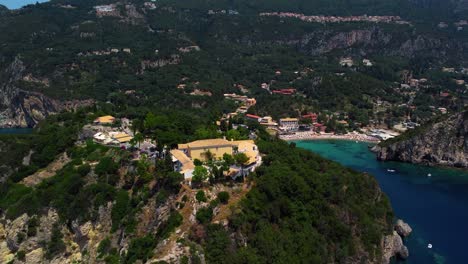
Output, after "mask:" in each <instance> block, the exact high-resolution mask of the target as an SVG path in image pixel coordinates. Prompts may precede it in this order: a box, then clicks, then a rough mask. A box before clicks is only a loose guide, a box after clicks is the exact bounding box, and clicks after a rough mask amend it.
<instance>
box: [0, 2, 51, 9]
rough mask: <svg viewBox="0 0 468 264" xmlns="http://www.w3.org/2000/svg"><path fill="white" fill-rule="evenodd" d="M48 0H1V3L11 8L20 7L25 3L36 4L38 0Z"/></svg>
mask: <svg viewBox="0 0 468 264" xmlns="http://www.w3.org/2000/svg"><path fill="white" fill-rule="evenodd" d="M47 1H48V0H0V4H2V5H4V6H6V7H8V8H9V9H18V8H20V7H23V6H25V5H29V4H35V3H36V2H39V3H43V2H47Z"/></svg>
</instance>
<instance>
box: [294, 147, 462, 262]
mask: <svg viewBox="0 0 468 264" xmlns="http://www.w3.org/2000/svg"><path fill="white" fill-rule="evenodd" d="M296 144H297V146H298V147H301V148H304V149H307V150H310V151H313V152H315V153H317V154H320V155H321V156H323V157H325V158H328V159H331V160H334V161H337V162H339V163H341V164H342V165H345V166H348V167H351V168H353V169H355V170H357V171H361V172H367V173H370V174H372V175H374V176H375V178H376V179H377V180H378V182H379V184H380V186H381V188H382V190H383V191H384V192H385V193H386V194H387V195H388V197H389V198H390V201H391V203H392V206H393V209H394V211H395V214H396V216H397V217H398V218H401V219H403V220H404V221H406V222H407V223H409V224H410V225H411V227H412V228H413V233H412V234H411V235H410V237H409V238H407V239H406V241H405V243H406V245H407V246H408V249H409V251H410V257H409V258H408V260H406V261H399V263H410V264H430V263H437V264H440V263H450V264H452V263H454V264H463V263H468V248H467V245H468V172H467V171H462V170H456V169H447V168H431V167H426V166H419V165H412V164H406V163H397V162H379V161H377V160H376V159H375V155H374V154H373V153H371V152H370V151H369V149H368V146H369V144H368V143H356V142H354V141H337V140H317V141H296ZM388 169H390V170H395V172H389V171H388ZM429 174H430V175H431V176H429ZM429 243H430V244H432V245H433V247H432V249H429V248H428V247H427V245H428V244H429Z"/></svg>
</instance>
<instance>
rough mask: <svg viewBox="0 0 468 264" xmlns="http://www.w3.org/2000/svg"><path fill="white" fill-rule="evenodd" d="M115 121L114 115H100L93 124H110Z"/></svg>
mask: <svg viewBox="0 0 468 264" xmlns="http://www.w3.org/2000/svg"><path fill="white" fill-rule="evenodd" d="M114 122H115V117H113V116H110V115H107V116H101V117H98V118H96V119H95V120H94V124H95V125H111V124H113V123H114Z"/></svg>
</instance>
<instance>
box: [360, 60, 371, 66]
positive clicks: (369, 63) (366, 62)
mask: <svg viewBox="0 0 468 264" xmlns="http://www.w3.org/2000/svg"><path fill="white" fill-rule="evenodd" d="M362 64H364V66H366V67H372V65H373V64H372V62H371V61H370V60H369V59H363V60H362Z"/></svg>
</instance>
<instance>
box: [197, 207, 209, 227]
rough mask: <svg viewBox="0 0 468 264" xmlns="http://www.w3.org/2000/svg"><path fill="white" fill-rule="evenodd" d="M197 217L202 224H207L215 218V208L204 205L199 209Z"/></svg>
mask: <svg viewBox="0 0 468 264" xmlns="http://www.w3.org/2000/svg"><path fill="white" fill-rule="evenodd" d="M195 218H196V219H197V221H198V222H199V223H200V224H207V223H209V222H210V221H211V219H212V218H213V210H212V209H211V207H203V208H200V209H199V210H198V211H197V214H196V215H195Z"/></svg>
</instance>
